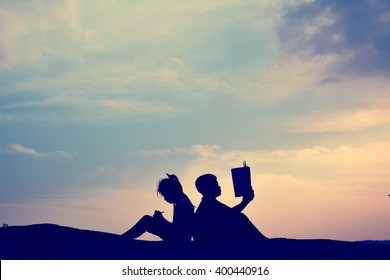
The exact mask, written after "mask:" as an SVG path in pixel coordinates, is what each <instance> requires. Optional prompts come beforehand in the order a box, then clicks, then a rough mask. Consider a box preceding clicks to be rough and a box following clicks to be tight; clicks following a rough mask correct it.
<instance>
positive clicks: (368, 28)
mask: <svg viewBox="0 0 390 280" xmlns="http://www.w3.org/2000/svg"><path fill="white" fill-rule="evenodd" d="M389 14H390V4H389V2H388V1H385V0H378V1H369V0H359V1H325V0H317V1H305V2H301V3H300V4H297V5H290V6H285V7H284V15H283V17H282V24H281V25H280V26H279V29H278V33H279V38H280V40H281V45H282V47H283V48H284V50H285V51H287V53H290V54H291V53H294V54H299V55H312V56H323V55H337V56H343V57H347V58H348V59H346V60H345V61H344V62H343V63H339V64H333V65H332V67H331V69H329V70H330V71H337V74H339V75H345V74H347V75H348V74H349V75H369V76H373V75H386V76H387V75H389V74H390V50H389V48H388V46H389V45H390V29H389V28H388V26H389V23H390V17H389Z"/></svg>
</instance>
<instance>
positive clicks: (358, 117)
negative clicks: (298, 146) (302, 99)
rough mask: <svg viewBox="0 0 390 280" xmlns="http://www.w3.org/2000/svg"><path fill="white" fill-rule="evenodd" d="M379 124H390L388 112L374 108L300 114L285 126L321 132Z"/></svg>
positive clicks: (300, 130)
mask: <svg viewBox="0 0 390 280" xmlns="http://www.w3.org/2000/svg"><path fill="white" fill-rule="evenodd" d="M380 125H390V113H389V112H388V110H385V109H380V108H374V109H353V110H347V111H342V112H330V113H317V114H312V115H306V116H300V117H296V118H294V119H293V120H290V121H289V122H288V124H287V127H288V130H290V131H291V132H294V133H311V132H315V133H322V132H348V131H360V130H364V129H368V128H372V127H376V126H380Z"/></svg>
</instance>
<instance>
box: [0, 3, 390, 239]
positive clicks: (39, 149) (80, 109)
mask: <svg viewBox="0 0 390 280" xmlns="http://www.w3.org/2000/svg"><path fill="white" fill-rule="evenodd" d="M389 45H390V3H389V2H388V1H385V0H364V1H363V0H356V1H324V0H317V1H303V0H296V1H293V0H276V1H274V0H272V1H271V0H270V1H266V0H264V1H251V0H245V1H242V0H226V1H202V0H196V1H191V0H189V1H179V0H177V1H175V0H169V1H168V0H166V1H147V0H146V1H145V0H142V1H138V0H134V1H124V0H98V1H76V0H64V1H55V0H34V1H27V2H26V1H12V0H2V1H1V2H0V178H1V181H0V224H3V223H7V224H9V225H27V224H34V223H54V224H59V225H64V226H71V227H77V228H83V229H90V230H97V231H107V232H113V233H118V234H119V233H122V232H124V231H126V230H127V229H128V228H130V227H131V226H132V225H133V224H134V223H135V222H136V221H137V220H138V219H139V218H140V217H141V216H142V215H145V214H153V212H154V210H160V211H164V215H165V216H166V217H167V219H169V220H170V219H171V216H172V206H171V205H170V204H168V203H166V202H164V200H163V199H162V198H161V197H159V196H157V195H156V184H157V182H158V181H159V179H161V178H164V177H165V174H166V173H174V174H176V175H177V176H178V177H179V179H180V180H181V182H182V185H183V187H184V191H185V192H186V193H187V194H188V196H189V197H190V199H191V200H192V202H193V203H194V204H195V205H198V204H199V202H200V199H201V196H200V194H198V193H197V191H196V189H195V186H194V182H195V180H196V178H197V177H198V176H200V175H202V174H204V173H212V174H215V175H216V176H217V178H218V181H219V183H220V185H221V187H222V195H221V197H220V198H219V199H220V201H222V202H224V203H226V204H227V205H230V206H234V205H236V204H238V203H239V202H240V198H236V197H234V193H233V187H232V180H231V173H230V172H231V171H230V169H231V168H234V167H239V166H242V163H243V161H244V160H245V161H246V162H247V164H248V166H250V168H251V176H252V185H253V188H254V190H255V195H256V197H255V199H254V200H253V201H252V202H251V203H250V204H249V205H248V206H247V208H246V209H245V210H244V213H245V214H246V215H247V216H248V217H249V218H250V219H251V220H252V222H253V223H254V224H255V225H256V226H257V227H258V228H259V229H260V230H261V231H262V233H263V234H264V235H266V236H267V237H270V238H274V237H286V238H326V239H337V240H367V239H373V240H383V239H390V222H389V214H390V198H389V197H388V194H390V176H389V174H390V111H389V108H390V79H389V76H390V48H389ZM142 238H144V239H148V240H154V237H153V236H151V235H147V234H146V235H145V236H143V237H142Z"/></svg>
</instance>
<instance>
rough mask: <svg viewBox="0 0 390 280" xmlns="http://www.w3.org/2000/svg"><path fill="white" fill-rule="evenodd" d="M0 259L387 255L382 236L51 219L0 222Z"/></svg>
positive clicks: (389, 256) (371, 257)
mask: <svg viewBox="0 0 390 280" xmlns="http://www.w3.org/2000/svg"><path fill="white" fill-rule="evenodd" d="M0 259H2V260H6V259H13V260H30V259H41V260H53V259H54V260H56V259H57V260H67V259H72V260H82V259H92V260H98V259H104V260H108V259H111V260H123V259H127V260H136V259H137V260H147V259H154V260H163V259H164V260H170V259H182V260H191V259H194V260H195V259H198V260H203V259H210V260H211V259H221V260H226V259H232V260H234V259H237V260H239V259H259V260H261V259H266V260H344V259H350V260H359V259H361V260H380V259H387V260H389V259H390V246H389V245H388V243H386V242H347V241H337V240H326V239H304V240H302V239H284V238H274V239H269V241H267V242H265V243H264V242H259V243H257V242H248V243H240V244H231V243H230V244H229V246H226V244H219V245H215V244H214V245H213V246H207V245H202V244H199V243H196V242H189V243H186V244H181V245H173V244H171V243H169V242H164V241H141V240H129V239H126V238H123V237H121V236H120V235H117V234H113V233H107V232H99V231H91V230H84V229H77V228H72V227H66V226H60V225H55V224H34V225H27V226H9V227H3V228H0Z"/></svg>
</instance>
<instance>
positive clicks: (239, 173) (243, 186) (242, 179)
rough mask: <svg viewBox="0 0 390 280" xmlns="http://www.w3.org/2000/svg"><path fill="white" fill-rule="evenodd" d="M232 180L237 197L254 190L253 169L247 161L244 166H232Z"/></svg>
mask: <svg viewBox="0 0 390 280" xmlns="http://www.w3.org/2000/svg"><path fill="white" fill-rule="evenodd" d="M232 180H233V187H234V195H235V196H236V197H239V196H244V194H245V193H247V192H248V191H250V190H252V183H251V169H250V167H249V166H247V165H246V162H245V161H244V164H243V167H237V168H232Z"/></svg>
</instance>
